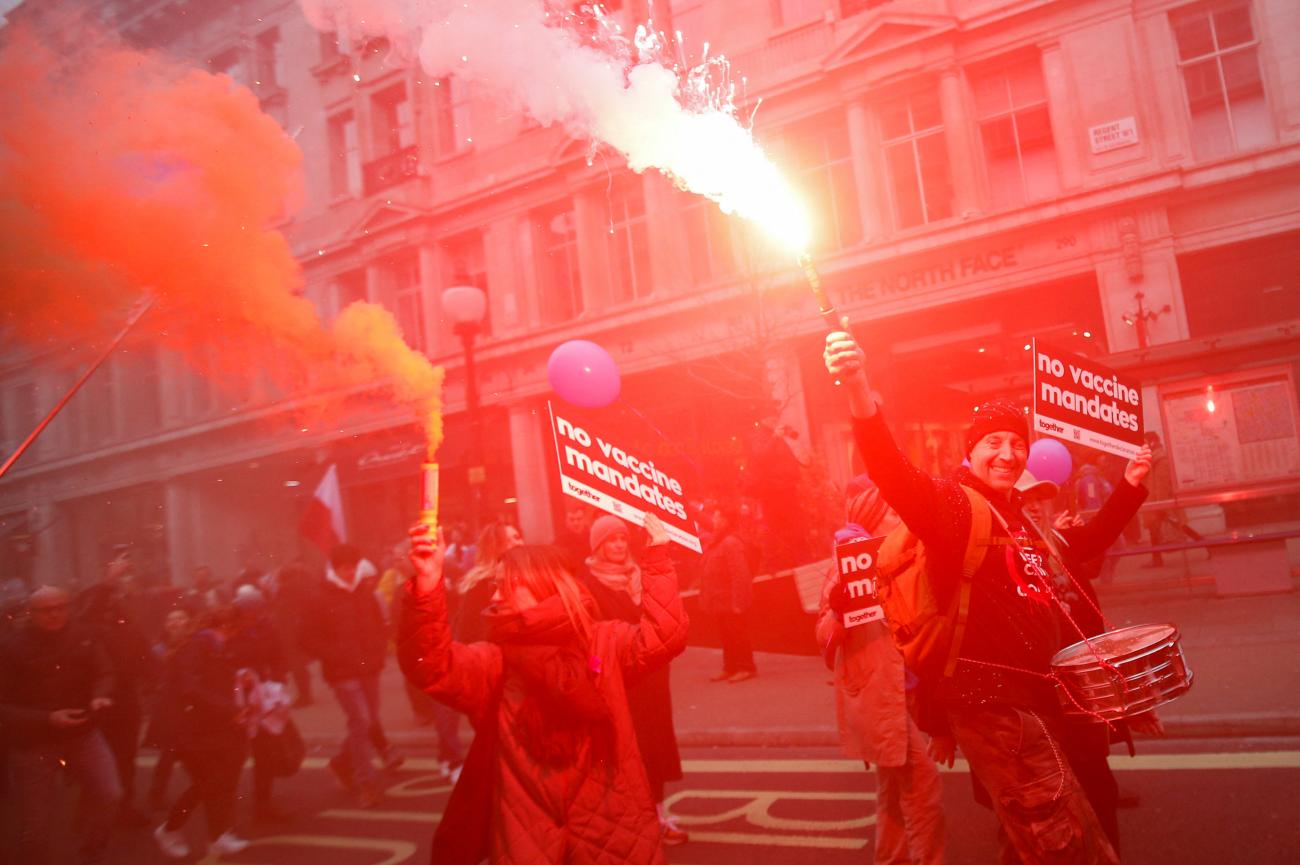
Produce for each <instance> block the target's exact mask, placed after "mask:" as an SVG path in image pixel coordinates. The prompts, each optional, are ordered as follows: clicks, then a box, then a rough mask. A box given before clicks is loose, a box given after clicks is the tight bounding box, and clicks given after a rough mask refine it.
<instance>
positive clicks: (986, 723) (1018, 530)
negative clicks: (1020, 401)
mask: <svg viewBox="0 0 1300 865" xmlns="http://www.w3.org/2000/svg"><path fill="white" fill-rule="evenodd" d="M824 360H825V363H826V368H827V372H828V373H830V374H831V375H832V376H834V377H835V378H836V379H837V380H839V381H840V382H841V384H842V385H843V388H842V389H843V391H844V392H845V394H846V396H847V398H848V402H849V411H850V414H851V416H852V423H853V433H854V439H855V442H856V444H857V448H858V452H859V454H860V456H861V457H862V459H863V461H864V462H865V463H866V467H867V472H868V473H869V474H870V475H871V478H872V480H874V481H875V482H876V484H877V485H878V486H879V487H880V491H881V494H882V495H883V496H884V498H885V501H886V502H888V503H889V504H890V505H891V506H892V507H893V508H894V509H895V510H896V511H897V512H898V515H899V516H900V517H901V518H902V520H903V521H904V522H905V523H906V525H907V528H908V530H909V531H910V532H911V533H912V534H913V535H915V536H916V537H917V538H918V539H919V540H920V542H921V543H923V544H924V547H925V552H926V558H927V564H926V575H927V579H928V581H929V588H930V589H931V590H932V591H933V593H934V595H935V597H934V604H935V608H936V609H937V610H940V611H946V610H956V611H958V612H957V613H955V614H943V613H941V615H945V617H946V619H947V621H948V626H947V627H945V628H944V629H943V630H942V631H941V632H940V633H941V634H942V639H943V646H942V651H941V652H937V653H934V656H936V657H938V658H940V659H941V660H943V661H944V663H943V665H942V670H941V672H938V671H929V672H927V671H920V670H918V673H920V674H921V675H922V676H923V677H926V676H932V677H933V680H932V681H930V682H928V683H923V684H924V685H925V687H926V688H927V689H929V690H932V691H933V693H934V695H935V704H936V705H935V707H934V708H936V709H937V711H935V712H934V720H933V722H931V721H930V720H927V721H926V724H929V725H930V726H929V729H927V730H926V731H927V732H930V733H931V734H932V736H933V739H932V743H931V744H932V749H933V753H934V756H935V759H936V760H938V761H940V762H951V760H952V746H953V743H955V744H956V745H957V746H960V748H961V751H962V753H963V754H964V755H965V756H966V759H967V761H968V762H969V763H970V767H971V771H972V773H973V774H974V775H975V777H976V778H978V779H979V781H980V782H981V783H982V784H983V785H984V787H985V788H986V789H987V790H988V792H989V794H990V796H991V798H992V800H993V805H994V810H995V812H996V813H997V816H998V820H999V822H1000V824H1001V826H1002V829H1003V832H1002V834H1001V839H1002V856H1003V861H1017V859H1018V860H1019V861H1020V862H1022V863H1024V865H1038V863H1046V862H1053V863H1060V865H1114V863H1117V862H1118V858H1117V857H1116V855H1115V851H1114V849H1113V848H1112V847H1111V845H1110V842H1109V841H1108V840H1107V838H1106V835H1105V832H1104V831H1103V830H1102V828H1101V825H1100V823H1099V822H1098V820H1097V815H1096V813H1095V812H1094V811H1093V809H1092V806H1091V804H1089V802H1088V799H1087V797H1086V795H1085V794H1084V793H1083V791H1082V789H1080V787H1079V782H1078V780H1077V779H1076V778H1075V776H1074V772H1073V771H1072V770H1071V769H1070V767H1069V764H1068V763H1067V762H1065V761H1063V760H1062V759H1061V757H1060V754H1061V746H1060V733H1059V725H1060V721H1061V709H1060V704H1059V702H1058V701H1057V697H1056V693H1055V688H1054V686H1053V681H1052V679H1051V677H1050V672H1051V659H1052V656H1053V655H1054V654H1055V652H1056V651H1057V649H1058V648H1059V647H1060V639H1061V638H1060V630H1059V620H1058V615H1059V611H1058V600H1057V598H1056V597H1055V595H1054V593H1053V589H1052V586H1051V584H1050V580H1049V575H1048V574H1047V573H1046V572H1045V570H1044V569H1043V556H1042V554H1041V552H1039V550H1038V544H1037V541H1038V540H1040V538H1039V537H1038V535H1037V531H1036V530H1035V529H1034V528H1033V526H1032V524H1030V522H1029V520H1028V519H1027V518H1026V517H1025V516H1024V514H1023V513H1022V512H1021V510H1020V508H1019V505H1018V500H1017V499H1016V498H1015V497H1014V496H1013V495H1012V493H1013V488H1014V486H1015V483H1016V480H1017V479H1018V478H1019V477H1020V473H1021V472H1022V471H1024V468H1025V462H1026V461H1027V459H1028V456H1029V442H1028V436H1029V429H1028V423H1027V421H1026V419H1025V410H1024V409H1023V408H1022V407H1020V406H1017V405H1014V404H1012V403H1007V402H988V403H985V404H983V405H981V406H979V407H978V409H977V410H976V411H975V412H974V414H973V416H972V418H971V423H970V426H969V428H968V430H967V433H966V437H965V447H966V454H967V461H968V462H969V466H970V467H969V468H965V467H963V468H961V469H959V470H958V472H957V473H956V474H955V475H953V476H951V477H947V478H932V477H930V476H928V475H926V474H925V473H924V472H922V471H920V470H919V469H917V468H916V467H915V466H913V465H912V464H911V462H910V461H909V460H908V458H907V457H906V456H905V455H904V454H903V452H902V451H900V450H899V448H898V445H897V444H895V442H894V439H893V436H892V435H890V432H889V429H888V427H887V426H886V425H885V420H884V417H883V414H882V413H881V412H880V410H879V409H878V407H877V405H876V397H875V395H874V394H873V393H872V391H871V388H870V385H869V383H868V381H867V376H866V371H865V370H866V364H865V360H866V359H865V356H864V355H863V352H862V349H861V348H859V347H858V344H857V342H855V341H854V339H853V336H852V335H851V334H849V333H848V332H847V330H841V331H835V332H832V333H831V334H829V335H828V336H827V338H826V348H825V353H824ZM976 507H979V508H981V509H983V508H987V509H988V514H987V517H985V514H984V512H983V510H981V511H980V516H981V519H980V523H981V524H986V525H987V529H983V528H981V529H980V531H988V532H989V533H990V534H989V536H988V537H987V538H974V539H972V537H971V529H972V526H973V525H975V515H976V510H975V509H976ZM972 540H974V542H975V543H976V544H978V545H979V546H977V547H972V546H971V542H972ZM981 548H982V551H981ZM954 601H955V602H954ZM959 625H960V627H958V626H959ZM944 659H946V660H944Z"/></svg>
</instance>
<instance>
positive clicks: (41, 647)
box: [0, 586, 122, 865]
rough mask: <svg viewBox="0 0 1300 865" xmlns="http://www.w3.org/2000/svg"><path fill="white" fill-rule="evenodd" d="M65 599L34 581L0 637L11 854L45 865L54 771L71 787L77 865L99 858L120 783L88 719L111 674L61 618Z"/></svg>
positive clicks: (106, 703) (99, 709)
mask: <svg viewBox="0 0 1300 865" xmlns="http://www.w3.org/2000/svg"><path fill="white" fill-rule="evenodd" d="M71 607H72V602H71V600H70V598H69V597H68V594H67V593H66V592H64V591H63V590H62V589H56V588H53V587H51V586H43V587H41V588H39V589H37V590H36V591H34V592H32V594H31V596H30V597H29V599H28V602H27V616H28V619H27V621H26V622H24V623H22V624H19V625H17V626H16V627H15V628H14V629H13V630H12V632H11V633H9V634H6V635H5V637H4V639H3V641H0V728H3V730H4V734H5V738H6V739H7V740H8V742H9V753H8V764H9V770H10V772H11V779H12V784H13V786H12V789H11V793H12V795H13V797H14V800H15V801H16V802H17V807H18V821H19V823H18V825H19V834H18V844H17V848H18V849H17V851H16V852H17V854H18V858H17V859H15V860H14V861H15V862H21V863H22V865H50V863H51V861H52V855H53V851H52V847H53V843H54V831H55V824H56V817H57V814H56V803H57V802H58V801H59V797H58V795H57V792H58V783H59V775H60V772H61V771H62V770H66V771H67V772H69V773H70V774H71V776H72V777H73V778H75V779H76V781H77V783H78V784H80V786H81V797H82V798H81V811H82V814H84V815H85V818H84V821H83V823H82V841H81V848H80V851H79V853H78V858H77V861H78V863H79V865H102V863H104V862H106V861H107V859H108V842H109V836H110V834H111V832H112V826H113V819H114V817H115V816H116V812H117V808H118V805H119V803H120V802H121V801H122V783H121V780H120V778H119V777H118V771H117V766H116V764H115V763H114V761H113V754H112V752H111V751H110V750H109V747H108V743H107V742H106V741H105V740H104V736H103V734H102V733H101V732H100V731H99V729H98V718H100V717H102V716H103V713H104V712H105V711H106V710H108V709H109V708H111V706H112V702H113V700H112V696H111V695H112V694H113V674H112V670H111V667H110V664H109V660H108V656H107V655H106V653H105V652H104V650H103V649H102V648H101V646H100V644H99V642H98V640H97V639H96V637H95V635H94V634H93V633H92V632H91V631H90V630H89V629H86V628H82V627H80V626H78V625H74V624H70V623H69V622H70V619H71Z"/></svg>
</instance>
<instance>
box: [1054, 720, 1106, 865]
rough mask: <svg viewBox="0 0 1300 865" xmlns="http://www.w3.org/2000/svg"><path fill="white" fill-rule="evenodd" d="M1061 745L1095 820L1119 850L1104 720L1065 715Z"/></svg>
mask: <svg viewBox="0 0 1300 865" xmlns="http://www.w3.org/2000/svg"><path fill="white" fill-rule="evenodd" d="M1061 738H1062V740H1063V741H1062V743H1061V744H1062V745H1064V746H1065V753H1066V756H1067V757H1068V758H1069V760H1070V768H1071V769H1073V770H1074V776H1075V777H1076V778H1078V779H1079V786H1080V787H1082V788H1083V792H1084V794H1085V795H1087V797H1088V802H1089V803H1090V804H1091V805H1092V810H1093V811H1094V812H1096V814H1097V820H1098V822H1100V823H1101V828H1102V829H1103V830H1104V831H1105V833H1106V838H1107V839H1109V841H1110V846H1112V847H1114V848H1115V852H1116V853H1117V854H1118V853H1119V783H1118V782H1116V780H1115V775H1114V773H1112V772H1111V770H1110V763H1109V762H1107V760H1106V757H1107V755H1108V754H1110V732H1109V731H1108V730H1107V729H1106V725H1105V724H1101V723H1097V722H1095V721H1092V720H1091V719H1089V720H1087V721H1081V720H1076V719H1074V718H1067V719H1066V720H1065V723H1064V724H1063V725H1062V726H1061Z"/></svg>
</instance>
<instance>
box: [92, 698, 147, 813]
mask: <svg viewBox="0 0 1300 865" xmlns="http://www.w3.org/2000/svg"><path fill="white" fill-rule="evenodd" d="M142 720H143V717H142V715H141V713H140V710H139V709H132V708H130V707H122V708H121V709H119V708H118V707H116V706H114V707H113V709H111V710H110V711H109V712H107V713H106V714H105V715H104V718H103V720H102V721H101V722H100V724H99V729H100V731H101V732H102V733H103V734H104V740H105V741H106V742H108V748H109V750H110V751H112V752H113V762H114V763H116V764H117V774H118V778H119V779H120V780H121V782H122V802H123V804H124V805H125V806H127V807H129V806H131V804H132V803H133V802H134V800H135V758H136V755H137V754H139V752H140V723H141V721H142Z"/></svg>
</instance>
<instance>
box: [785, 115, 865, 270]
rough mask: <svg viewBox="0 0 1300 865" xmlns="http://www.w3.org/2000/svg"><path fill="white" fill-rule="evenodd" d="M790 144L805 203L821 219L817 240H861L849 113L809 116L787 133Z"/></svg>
mask: <svg viewBox="0 0 1300 865" xmlns="http://www.w3.org/2000/svg"><path fill="white" fill-rule="evenodd" d="M786 145H787V150H788V151H789V156H790V159H791V162H792V163H793V165H794V166H795V170H796V171H797V172H798V177H799V186H800V192H801V193H802V194H803V197H804V206H805V208H806V209H807V211H808V214H809V216H810V217H811V218H812V219H813V221H814V223H815V224H814V226H813V245H814V246H815V247H816V248H818V249H822V250H829V249H842V248H844V247H848V246H852V245H853V244H855V243H857V242H858V241H859V240H861V239H862V220H861V218H860V215H859V213H858V196H857V187H856V185H855V184H854V180H853V154H852V151H851V150H850V148H849V133H848V127H847V125H846V124H845V121H844V117H843V115H841V114H824V115H821V116H820V117H816V118H813V119H811V120H807V121H804V122H803V123H801V124H800V125H799V126H798V127H797V128H795V129H792V130H791V131H790V132H789V133H788V134H787V136H786Z"/></svg>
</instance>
